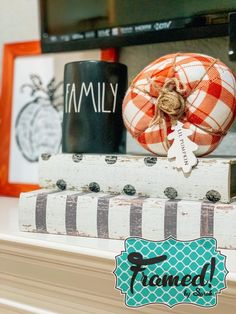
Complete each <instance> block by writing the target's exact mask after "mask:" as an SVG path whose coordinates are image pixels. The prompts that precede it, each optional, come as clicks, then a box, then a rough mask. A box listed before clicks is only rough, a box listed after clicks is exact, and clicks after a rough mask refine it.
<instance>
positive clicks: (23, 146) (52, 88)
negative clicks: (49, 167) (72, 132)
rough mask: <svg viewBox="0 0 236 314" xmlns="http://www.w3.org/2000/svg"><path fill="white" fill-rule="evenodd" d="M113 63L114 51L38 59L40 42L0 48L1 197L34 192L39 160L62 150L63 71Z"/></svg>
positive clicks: (66, 54) (53, 54) (40, 54)
mask: <svg viewBox="0 0 236 314" xmlns="http://www.w3.org/2000/svg"><path fill="white" fill-rule="evenodd" d="M116 59H117V54H116V50H115V49H113V48H112V49H105V50H100V49H96V50H87V51H78V52H62V53H46V54H42V53H41V45H40V42H39V41H31V42H22V43H14V44H6V45H5V46H4V54H3V73H2V94H1V103H0V195H9V196H19V194H20V193H21V192H26V191H29V190H33V189H37V188H38V185H37V182H38V158H39V156H40V155H41V154H42V153H50V154H56V153H59V152H60V150H61V137H62V128H61V123H62V116H63V71H64V65H65V64H66V63H68V62H71V61H79V60H107V61H116Z"/></svg>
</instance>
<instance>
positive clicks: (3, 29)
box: [0, 0, 39, 73]
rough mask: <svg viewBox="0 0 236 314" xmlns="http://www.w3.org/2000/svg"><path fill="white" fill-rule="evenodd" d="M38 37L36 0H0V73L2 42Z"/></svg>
mask: <svg viewBox="0 0 236 314" xmlns="http://www.w3.org/2000/svg"><path fill="white" fill-rule="evenodd" d="M35 39H39V9H38V0H0V59H1V62H0V73H1V72H2V53H3V45H4V43H9V42H18V41H28V40H35Z"/></svg>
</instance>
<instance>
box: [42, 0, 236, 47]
mask: <svg viewBox="0 0 236 314" xmlns="http://www.w3.org/2000/svg"><path fill="white" fill-rule="evenodd" d="M40 3H41V36H42V47H43V51H63V50H78V49H88V48H97V47H100V48H102V47H120V46H126V45H134V44H141V43H150V42H158V41H170V40H179V39H189V38H197V37H206V36H209V37H212V36H222V35H226V33H227V32H228V29H227V27H228V13H229V12H233V11H236V1H235V0H224V1H222V0H214V1H206V0H178V1H176V0H69V1H68V0H41V1H40Z"/></svg>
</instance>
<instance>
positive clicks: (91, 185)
mask: <svg viewBox="0 0 236 314" xmlns="http://www.w3.org/2000/svg"><path fill="white" fill-rule="evenodd" d="M89 190H90V191H91V192H95V193H98V192H100V186H99V184H98V183H96V182H91V183H89Z"/></svg>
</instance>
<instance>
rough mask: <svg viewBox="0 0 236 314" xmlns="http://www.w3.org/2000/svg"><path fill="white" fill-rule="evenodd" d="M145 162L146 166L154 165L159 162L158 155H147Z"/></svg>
mask: <svg viewBox="0 0 236 314" xmlns="http://www.w3.org/2000/svg"><path fill="white" fill-rule="evenodd" d="M144 163H145V165H146V166H148V167H152V166H154V165H155V164H156V163H157V158H156V157H145V158H144Z"/></svg>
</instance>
